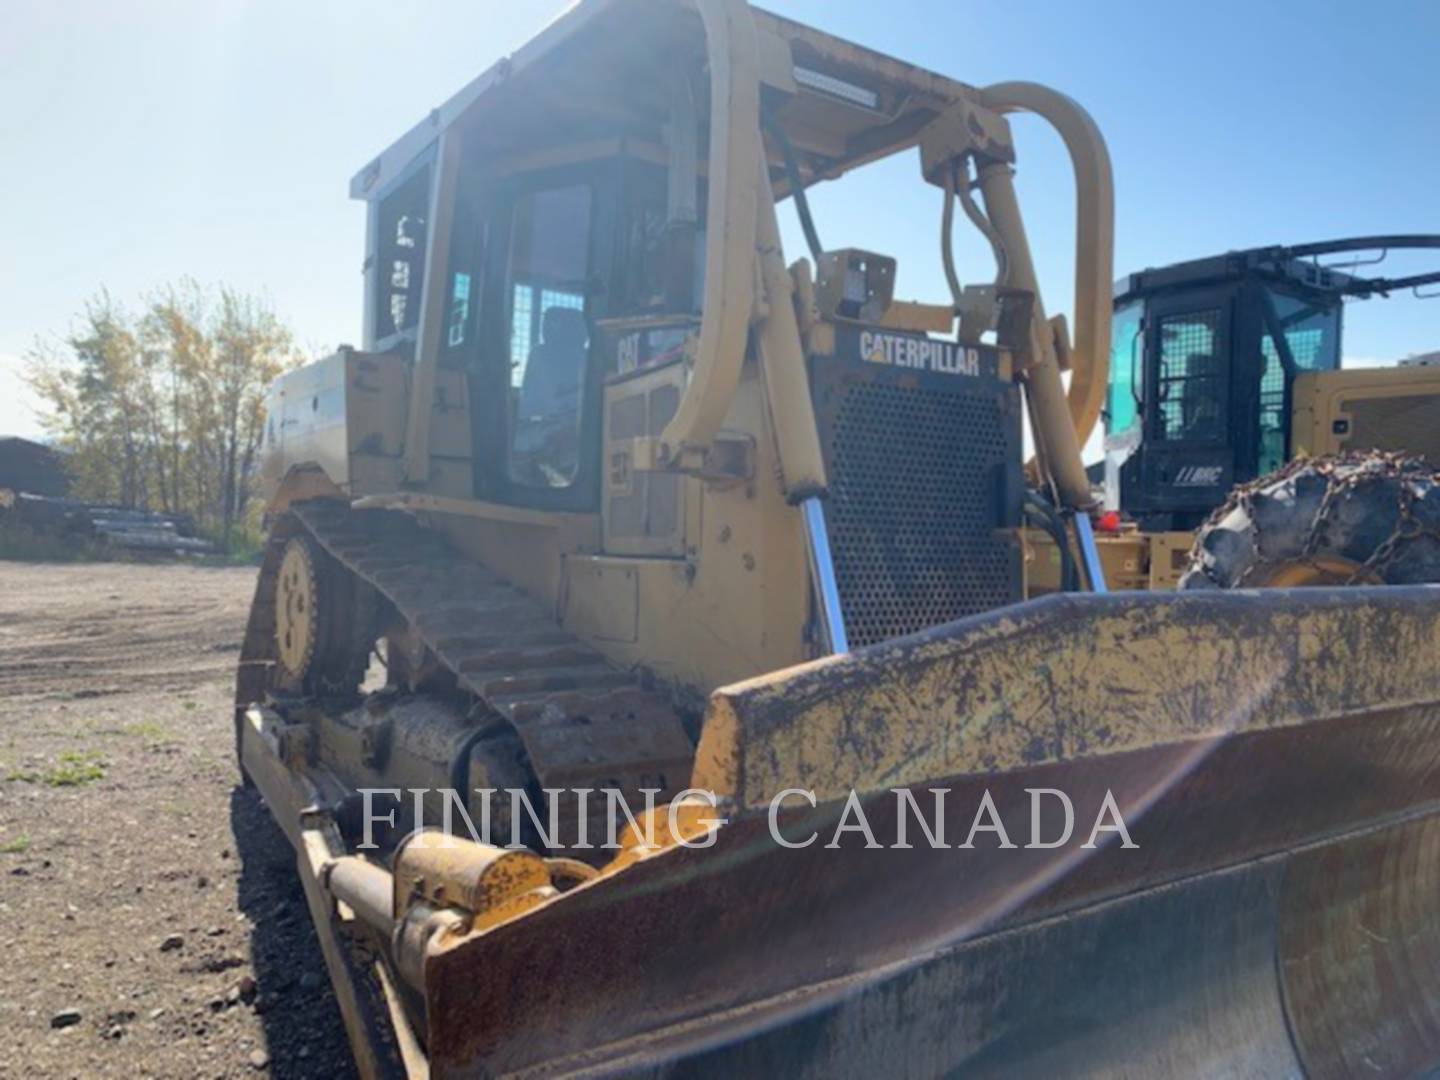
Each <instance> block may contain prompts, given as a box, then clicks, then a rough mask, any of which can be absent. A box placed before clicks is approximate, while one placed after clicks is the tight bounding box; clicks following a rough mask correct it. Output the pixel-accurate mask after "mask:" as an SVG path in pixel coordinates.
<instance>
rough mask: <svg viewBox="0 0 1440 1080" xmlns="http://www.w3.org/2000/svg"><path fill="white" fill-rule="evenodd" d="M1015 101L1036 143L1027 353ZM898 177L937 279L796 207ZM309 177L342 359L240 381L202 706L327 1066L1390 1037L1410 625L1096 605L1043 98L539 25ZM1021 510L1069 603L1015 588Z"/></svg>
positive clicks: (1424, 942) (1286, 608) (885, 69)
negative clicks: (259, 493) (1047, 278)
mask: <svg viewBox="0 0 1440 1080" xmlns="http://www.w3.org/2000/svg"><path fill="white" fill-rule="evenodd" d="M1017 112H1030V113H1034V114H1038V115H1039V116H1041V117H1043V118H1045V119H1046V120H1048V121H1049V122H1050V123H1052V124H1053V125H1054V126H1055V127H1056V129H1057V130H1058V131H1059V133H1060V135H1061V138H1062V139H1063V141H1064V143H1065V145H1066V147H1067V149H1068V150H1069V153H1070V156H1071V159H1072V161H1073V163H1074V171H1075V190H1076V194H1077V210H1078V215H1077V216H1078V229H1077V234H1076V241H1077V243H1076V248H1077V257H1076V288H1075V298H1074V322H1073V329H1072V328H1071V327H1070V326H1069V325H1067V323H1066V321H1065V320H1064V319H1061V318H1055V317H1051V316H1049V315H1047V312H1046V309H1045V306H1044V303H1043V301H1042V298H1041V296H1040V295H1039V291H1038V288H1037V285H1036V281H1035V274H1034V270H1033V267H1032V265H1031V260H1030V254H1029V249H1028V246H1027V241H1026V235H1025V230H1024V226H1023V222H1022V217H1021V213H1020V208H1019V204H1018V201H1017V198H1016V194H1015V188H1014V185H1013V179H1012V178H1013V175H1014V173H1015V172H1016V170H1018V169H1023V167H1024V165H1023V157H1022V155H1021V153H1020V152H1019V148H1018V147H1017V146H1016V145H1015V142H1014V141H1013V140H1012V138H1011V133H1010V128H1009V124H1008V121H1007V116H1009V115H1011V114H1014V113H1017ZM917 150H918V153H915V152H916V151H917ZM900 153H907V154H913V155H914V156H915V157H917V158H918V164H919V166H920V167H919V170H918V171H917V175H916V192H917V193H922V194H923V193H924V192H925V191H929V192H930V193H931V197H929V198H924V199H917V200H916V202H917V206H919V207H920V208H919V209H917V210H916V212H917V213H922V212H925V210H924V208H925V207H926V206H927V205H928V207H929V212H930V213H932V214H933V218H934V220H935V222H936V232H937V235H939V236H940V238H941V241H942V243H941V245H940V248H941V250H940V252H939V253H937V258H938V259H939V261H940V262H941V263H942V266H943V268H944V270H945V279H946V281H947V283H948V285H949V292H950V295H949V296H945V297H940V298H928V299H917V300H906V299H902V297H903V295H904V294H903V292H902V291H901V289H902V286H903V282H904V275H903V270H904V268H903V267H899V266H897V264H896V261H895V260H894V259H893V258H891V257H889V256H887V255H886V254H885V253H883V252H871V251H861V250H855V249H851V248H846V247H844V246H843V237H842V236H840V235H839V233H840V232H842V231H843V227H842V225H841V223H835V222H826V221H817V220H815V219H814V217H813V215H811V214H810V213H809V210H808V207H807V205H806V200H805V191H806V188H807V187H809V186H811V185H813V184H815V183H817V182H820V181H838V182H842V183H843V182H844V176H845V174H846V173H848V172H850V171H851V170H853V169H856V168H859V167H862V166H864V165H865V164H867V163H869V162H872V161H875V160H878V159H881V158H884V157H887V156H890V155H895V154H900ZM927 184H928V185H929V186H928V187H927V186H926V185H927ZM352 194H354V195H355V196H357V197H359V198H363V199H364V200H365V202H366V205H367V212H368V247H367V257H366V263H365V335H364V341H363V348H362V349H342V350H341V351H340V352H339V353H338V354H336V355H334V356H332V357H330V358H328V359H325V360H322V361H320V362H318V363H316V364H313V365H311V366H309V367H307V368H304V369H301V370H299V371H297V372H295V373H293V374H290V375H287V376H286V377H284V378H283V379H281V380H280V381H279V382H278V383H277V384H276V386H275V387H274V389H273V392H272V395H271V399H270V402H269V416H268V420H267V431H266V441H265V446H264V463H263V474H264V477H265V481H266V485H267V508H268V515H269V540H268V543H267V546H266V550H265V555H264V562H263V565H262V568H261V572H260V575H259V580H258V583H257V587H256V594H255V602H254V606H253V608H252V611H251V616H250V622H249V625H248V627H247V631H246V636H245V643H244V650H243V654H242V659H241V665H240V670H239V674H238V680H237V696H236V725H237V737H238V744H239V756H240V762H241V766H242V769H243V772H244V774H245V776H246V779H247V780H248V781H249V782H252V783H253V784H254V785H255V786H256V787H257V788H258V789H259V792H260V794H261V795H262V796H263V798H264V799H265V801H266V803H267V804H268V805H269V807H270V809H271V811H272V812H273V814H274V816H275V818H276V820H277V821H278V822H279V823H280V825H281V827H282V828H283V829H284V830H285V832H286V834H287V836H288V837H289V839H290V840H291V842H292V843H293V845H294V847H295V850H296V853H297V868H298V872H299V874H300V876H301V879H302V881H303V882H304V886H305V890H306V895H307V898H308V902H309V907H310V912H311V914H312V916H313V918H314V921H315V924H316V927H317V930H318V933H319V937H320V941H321V945H322V948H323V951H324V955H325V959H326V963H327V966H328V969H329V973H330V975H331V977H332V980H333V982H334V985H335V991H336V996H337V1000H338V1001H339V1004H340V1008H341V1012H342V1014H343V1017H344V1020H345V1023H346V1026H347V1030H348V1033H349V1036H350V1039H351V1043H352V1046H353V1048H354V1052H355V1057H356V1061H357V1063H358V1064H359V1066H360V1068H361V1071H362V1072H363V1073H365V1074H366V1075H373V1076H389V1075H410V1076H425V1075H435V1076H490V1075H504V1074H512V1073H527V1074H532V1075H554V1074H575V1073H591V1074H600V1073H603V1074H614V1073H617V1072H642V1073H647V1074H655V1075H662V1074H663V1075H670V1074H676V1075H775V1074H785V1075H800V1076H831V1075H877V1074H878V1075H895V1074H901V1075H914V1076H920V1075H933V1074H938V1073H945V1072H963V1073H975V1074H986V1073H1009V1074H1024V1075H1046V1074H1053V1073H1062V1072H1070V1073H1095V1074H1100V1073H1105V1074H1112V1073H1128V1074H1130V1075H1135V1076H1156V1075H1189V1074H1194V1073H1215V1072H1226V1073H1228V1074H1231V1075H1269V1076H1289V1075H1296V1074H1299V1073H1302V1072H1308V1073H1310V1074H1313V1075H1345V1074H1354V1073H1361V1072H1364V1073H1366V1074H1367V1075H1369V1074H1374V1073H1380V1074H1390V1075H1398V1074H1407V1073H1413V1072H1417V1071H1422V1070H1424V1069H1428V1068H1433V1067H1434V1066H1435V1065H1436V1064H1437V1063H1440V964H1437V963H1436V962H1435V958H1436V956H1437V954H1440V909H1437V905H1436V903H1435V900H1436V885H1435V882H1436V875H1437V872H1440V817H1437V815H1436V810H1437V802H1436V800H1437V798H1440V738H1437V736H1440V731H1437V728H1440V665H1437V664H1436V663H1435V658H1436V656H1437V649H1440V601H1437V597H1436V595H1435V592H1434V590H1433V589H1430V588H1427V587H1425V586H1418V585H1411V586H1401V587H1391V588H1364V587H1360V588H1346V589H1340V588H1329V589H1325V588H1322V589H1307V590H1286V589H1272V590H1247V589H1225V588H1221V589H1208V590H1196V591H1186V592H1180V593H1171V594H1158V593H1154V594H1139V593H1131V594H1123V593H1119V592H1109V591H1107V589H1106V583H1105V579H1104V574H1103V572H1102V569H1101V566H1100V563H1099V559H1098V556H1097V554H1096V551H1095V543H1094V537H1093V533H1092V529H1091V512H1092V510H1093V509H1094V507H1093V506H1092V497H1091V492H1090V486H1089V484H1088V482H1087V478H1086V475H1085V471H1084V469H1083V467H1082V465H1081V460H1080V454H1079V446H1080V444H1081V443H1082V442H1083V440H1084V437H1085V436H1086V435H1087V434H1088V432H1089V431H1090V429H1091V427H1092V426H1093V425H1094V423H1095V422H1096V419H1097V417H1098V416H1099V413H1100V409H1101V405H1102V398H1103V396H1104V391H1105V385H1106V361H1107V352H1108V343H1109V338H1110V328H1109V323H1110V310H1111V309H1110V294H1109V282H1110V280H1111V237H1112V231H1113V229H1112V205H1111V201H1112V197H1111V180H1110V167H1109V162H1108V158H1107V155H1106V152H1105V147H1104V143H1103V141H1102V139H1101V137H1100V135H1099V132H1098V130H1097V128H1096V126H1095V125H1094V123H1093V122H1092V121H1091V119H1090V118H1089V116H1088V115H1087V114H1086V113H1085V112H1084V111H1083V110H1082V109H1081V108H1080V107H1079V106H1078V105H1076V104H1075V103H1074V102H1072V101H1070V100H1069V99H1068V98H1066V97H1064V96H1063V95H1061V94H1058V93H1056V92H1054V91H1051V90H1048V89H1045V88H1043V87H1039V86H1036V85H1033V84H1028V83H1019V82H1016V83H1005V84H1000V85H995V86H989V87H984V88H977V87H972V86H968V85H966V84H964V83H961V82H958V81H955V80H953V79H951V78H949V77H946V76H944V75H940V74H937V73H933V72H929V71H925V70H922V69H919V68H916V67H914V66H912V65H909V64H906V63H903V62H901V61H898V60H895V59H892V58H890V57H887V56H884V55H881V54H879V53H876V52H873V51H871V50H868V49H865V48H862V47H860V46H857V45H853V44H850V43H848V42H845V41H841V40H839V39H837V38H834V37H832V36H830V35H828V34H825V33H822V32H820V31H817V30H814V29H811V28H809V27H805V26H802V25H799V24H797V23H794V22H791V21H788V20H786V19H782V18H778V17H776V16H773V15H770V14H768V13H765V12H763V11H760V10H757V9H752V8H750V7H749V6H748V5H746V4H745V3H743V2H742V0H696V2H694V3H690V2H683V0H668V2H667V0H582V2H581V3H578V4H576V5H574V6H572V7H571V8H569V9H568V10H567V11H566V12H565V13H564V14H563V15H561V16H560V17H559V18H557V19H556V20H555V21H554V22H553V23H552V24H551V25H550V26H549V27H547V28H546V29H545V30H544V31H543V32H542V33H541V34H540V35H539V36H538V37H537V38H536V39H534V40H533V41H532V42H530V43H529V44H527V45H526V46H524V47H523V48H522V49H521V50H520V51H518V52H517V53H515V54H514V55H513V56H511V57H509V58H507V59H506V60H503V61H502V62H500V63H498V64H496V65H495V66H494V67H492V68H491V69H489V70H488V71H486V72H484V73H483V74H481V75H480V76H479V77H478V78H477V79H476V80H475V81H474V82H472V83H470V84H469V85H468V86H466V87H465V88H464V89H462V90H461V91H460V92H459V93H458V94H457V95H456V96H455V97H453V98H451V99H450V100H449V101H447V102H446V103H444V104H443V105H441V106H440V107H439V108H438V109H436V110H435V111H434V112H432V113H431V114H430V115H429V116H428V117H427V118H426V119H425V120H424V121H422V122H421V123H420V124H419V125H417V126H416V127H415V128H414V129H412V130H411V131H410V132H408V133H407V134H405V135H404V136H402V137H401V138H400V139H399V141H397V142H396V143H394V144H393V145H392V146H390V147H389V148H388V149H387V150H385V151H384V152H383V153H382V154H381V155H380V156H379V157H378V158H376V159H375V160H374V161H372V162H371V163H370V164H369V165H367V166H366V167H365V168H364V169H362V170H361V172H360V173H359V174H358V175H357V176H356V177H355V179H354V181H353V184H352ZM787 202H788V203H790V204H792V205H793V206H794V209H795V211H796V212H797V213H798V214H799V216H800V219H801V222H802V227H803V231H804V233H805V235H806V239H807V246H808V247H809V248H810V251H809V252H808V257H801V258H798V259H793V260H789V259H787V257H786V254H785V253H784V252H783V251H782V246H781V239H780V236H781V234H780V228H779V225H778V214H779V212H780V210H781V209H786V211H787V212H788V207H786V205H785V204H786V203H787ZM957 210H959V211H960V213H958V214H957ZM961 214H963V218H964V220H965V221H967V222H968V223H970V225H973V226H974V227H976V228H978V229H979V230H980V232H981V233H982V234H983V235H984V236H985V237H986V238H987V240H988V241H989V243H990V246H991V249H992V250H993V252H994V265H993V266H987V267H985V268H983V270H982V271H981V272H979V273H976V274H975V275H974V276H973V278H972V280H970V281H969V282H965V281H962V279H961V270H962V268H961V267H958V266H956V265H955V261H954V259H953V258H952V257H951V255H950V239H951V236H950V234H951V231H952V230H953V228H954V227H955V226H956V223H957V221H959V220H960V218H961ZM822 237H823V238H824V240H826V241H828V242H829V245H830V246H827V245H826V244H824V243H822ZM1066 369H1068V371H1069V374H1070V379H1069V384H1068V387H1067V385H1066V383H1065V381H1064V378H1063V372H1064V371H1065V370H1066ZM1027 416H1028V419H1029V425H1030V431H1031V433H1032V436H1033V442H1034V446H1035V451H1036V453H1035V461H1034V462H1033V463H1032V464H1030V465H1029V466H1028V467H1027V466H1026V464H1025V463H1024V462H1023V460H1022V458H1023V451H1022V445H1023V440H1022V422H1023V420H1024V418H1025V417H1027ZM1437 505H1440V488H1437V487H1436V486H1435V485H1434V484H1433V483H1432V482H1431V481H1429V480H1424V479H1423V478H1420V477H1419V476H1418V475H1417V476H1416V477H1414V478H1413V499H1412V507H1411V509H1412V511H1413V513H1412V519H1413V520H1416V521H1420V522H1422V523H1423V522H1430V523H1431V524H1428V525H1423V527H1420V528H1417V529H1415V530H1414V531H1413V532H1410V533H1407V534H1406V535H1405V536H1404V537H1403V538H1402V540H1401V541H1399V545H1400V546H1401V547H1403V548H1404V550H1406V551H1412V550H1415V551H1418V550H1425V551H1428V550H1430V547H1431V546H1433V545H1436V544H1440V539H1437V537H1436V535H1435V528H1434V518H1435V515H1436V511H1437ZM1027 521H1029V522H1039V523H1040V526H1041V527H1043V528H1045V529H1047V530H1049V531H1050V532H1051V533H1052V534H1053V535H1054V537H1055V539H1056V542H1057V543H1059V544H1061V545H1062V546H1066V547H1069V546H1070V545H1071V544H1073V545H1074V547H1075V549H1076V551H1077V552H1079V555H1078V559H1077V561H1078V564H1079V565H1078V567H1077V570H1076V574H1075V576H1076V578H1077V581H1076V582H1075V585H1076V588H1075V589H1074V590H1073V591H1071V592H1068V593H1066V594H1064V595H1056V596H1050V597H1045V598H1041V599H1038V600H1033V601H1029V602H1022V592H1023V585H1024V581H1023V579H1024V574H1023V568H1022V557H1023V543H1022V540H1021V537H1020V531H1021V530H1022V528H1024V523H1025V522H1027Z"/></svg>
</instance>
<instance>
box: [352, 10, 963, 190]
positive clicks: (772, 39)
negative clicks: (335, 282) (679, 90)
mask: <svg viewBox="0 0 1440 1080" xmlns="http://www.w3.org/2000/svg"><path fill="white" fill-rule="evenodd" d="M751 10H752V12H753V13H754V16H755V23H756V31H757V37H758V44H759V52H760V61H761V81H762V83H763V84H765V85H766V86H768V87H771V88H772V89H771V91H769V92H767V94H766V98H765V100H766V102H767V105H768V106H769V107H770V108H772V109H773V110H774V112H775V113H776V115H777V116H778V118H779V119H780V120H781V121H782V123H783V125H784V128H785V131H786V133H787V136H788V138H789V139H790V141H791V142H792V143H793V144H794V146H795V149H796V150H797V151H798V154H799V157H800V159H801V166H802V167H801V174H802V176H803V177H804V179H805V182H806V183H807V184H808V183H810V182H811V181H813V180H816V179H820V178H828V177H834V176H839V175H840V174H842V173H843V172H845V171H848V170H849V169H851V168H854V167H856V166H857V165H860V164H863V163H864V162H867V161H872V160H875V159H877V158H881V157H885V156H888V155H889V154H892V153H895V152H896V151H898V150H902V149H905V148H906V147H908V146H912V145H914V144H915V143H916V141H917V139H916V137H917V135H918V133H919V131H920V130H921V129H922V128H923V127H924V126H925V125H926V124H928V123H929V122H930V121H931V120H933V119H934V118H935V117H936V116H938V115H939V114H940V112H941V111H943V110H944V109H945V108H946V107H947V106H948V105H949V104H951V103H953V102H955V101H957V100H959V99H961V98H963V97H966V96H970V95H973V94H974V90H973V88H972V87H970V86H968V85H966V84H965V83H961V82H958V81H956V80H954V79H950V78H947V77H945V76H943V75H940V74H937V73H935V72H932V71H927V70H925V69H923V68H920V67H916V66H915V65H913V64H908V63H905V62H904V61H901V60H897V59H895V58H893V57H890V56H887V55H885V54H884V53H880V52H877V51H875V50H873V49H867V48H864V47H862V46H860V45H856V44H854V43H852V42H849V41H845V40H843V39H841V38H838V37H835V36H833V35H830V34H826V33H823V32H822V31H819V30H816V29H814V28H812V27H809V26H805V25H803V24H801V23H798V22H793V21H791V20H789V19H785V18H782V17H780V16H778V15H774V14H771V13H770V12H767V11H764V10H761V9H759V8H752V9H751ZM705 56H706V52H705V37H704V28H703V26H702V24H701V21H700V16H699V14H698V12H697V11H696V9H695V7H694V6H693V5H692V4H690V3H687V2H685V0H577V2H576V3H574V4H572V5H571V6H570V7H569V8H567V9H566V10H564V11H563V12H561V13H560V14H559V15H558V16H557V17H556V18H555V19H554V20H553V21H551V22H550V24H549V25H547V26H546V27H545V28H544V29H543V30H541V31H540V33H539V34H537V35H536V36H535V37H534V38H532V39H531V40H530V41H528V42H526V43H525V44H524V45H522V46H521V47H520V48H519V49H517V50H516V51H515V52H514V53H513V54H511V55H510V56H507V57H505V58H503V59H501V60H499V61H497V62H496V63H494V64H492V65H491V66H490V67H489V68H487V69H486V70H485V71H483V72H481V74H480V75H478V76H477V77H476V78H475V79H473V80H472V81H471V82H470V83H468V84H467V85H466V86H464V87H463V88H461V89H460V90H459V91H458V92H457V93H456V94H454V95H452V96H451V97H450V98H449V99H448V100H447V101H445V102H444V103H443V104H441V105H440V106H439V107H438V108H435V109H433V110H431V112H430V114H429V115H428V116H426V117H425V119H423V120H421V121H420V122H419V123H418V124H416V125H415V126H414V127H412V128H411V129H410V130H409V131H407V132H406V133H405V134H404V135H402V136H400V138H399V139H397V140H396V141H395V142H393V143H391V144H390V146H388V147H387V148H386V149H385V150H383V151H382V152H381V153H380V155H379V156H378V157H376V158H374V159H373V160H372V161H370V162H369V163H368V164H366V165H365V167H364V168H362V169H361V170H360V171H359V172H358V173H356V174H355V176H354V178H353V179H352V180H351V181H350V195H351V197H353V198H358V199H371V198H375V197H377V196H378V195H379V194H381V193H383V192H384V191H385V190H386V189H387V188H388V187H389V186H390V184H391V183H393V182H394V181H395V180H396V179H397V178H399V177H400V176H402V175H403V174H404V173H405V171H406V169H407V167H408V166H409V165H410V164H411V163H412V162H414V161H415V160H416V159H417V158H418V157H420V155H422V154H423V153H425V152H426V151H427V148H429V147H430V146H431V145H432V144H433V143H434V142H435V140H436V139H437V138H438V136H439V135H440V133H441V132H442V131H444V130H445V129H447V128H449V127H452V126H454V125H463V129H464V135H465V145H466V148H467V154H485V155H489V156H492V157H496V158H503V157H505V156H508V155H521V154H524V153H527V152H531V151H539V150H543V149H545V148H547V147H558V146H565V145H572V146H573V145H576V144H584V143H586V142H591V141H597V140H604V139H614V138H617V137H619V138H628V139H634V140H637V141H641V142H653V143H655V144H657V145H658V144H663V124H664V123H665V120H666V118H667V116H668V103H669V95H670V79H671V78H672V73H673V72H674V71H675V70H677V69H683V68H682V65H693V67H691V70H696V71H700V70H703V68H704V64H705ZM661 59H664V60H666V61H673V62H671V63H662V62H660V60H661ZM701 82H702V86H701V88H700V89H701V93H702V94H708V89H707V88H706V87H705V86H704V85H703V84H704V83H705V82H707V80H701ZM700 115H701V117H702V123H705V124H706V125H707V126H708V117H709V105H708V101H707V100H702V101H701V103H700ZM775 165H776V176H777V179H779V178H781V176H782V173H781V170H780V168H779V161H778V158H777V160H776V162H775ZM781 186H783V183H782V184H781Z"/></svg>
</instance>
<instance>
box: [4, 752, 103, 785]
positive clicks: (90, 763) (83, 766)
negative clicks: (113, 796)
mask: <svg viewBox="0 0 1440 1080" xmlns="http://www.w3.org/2000/svg"><path fill="white" fill-rule="evenodd" d="M5 779H7V780H20V781H22V782H24V783H26V784H44V785H45V786H46V787H83V786H84V785H85V784H90V783H93V782H94V781H96V780H104V779H105V759H104V758H103V757H101V756H100V755H99V754H97V753H94V752H93V751H79V750H72V751H70V752H68V753H65V754H61V755H60V759H59V760H58V761H56V762H55V764H54V765H51V766H50V767H49V768H48V769H45V770H43V771H41V772H36V771H34V770H33V769H26V770H16V771H15V772H12V773H10V774H9V775H8V776H6V777H5Z"/></svg>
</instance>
